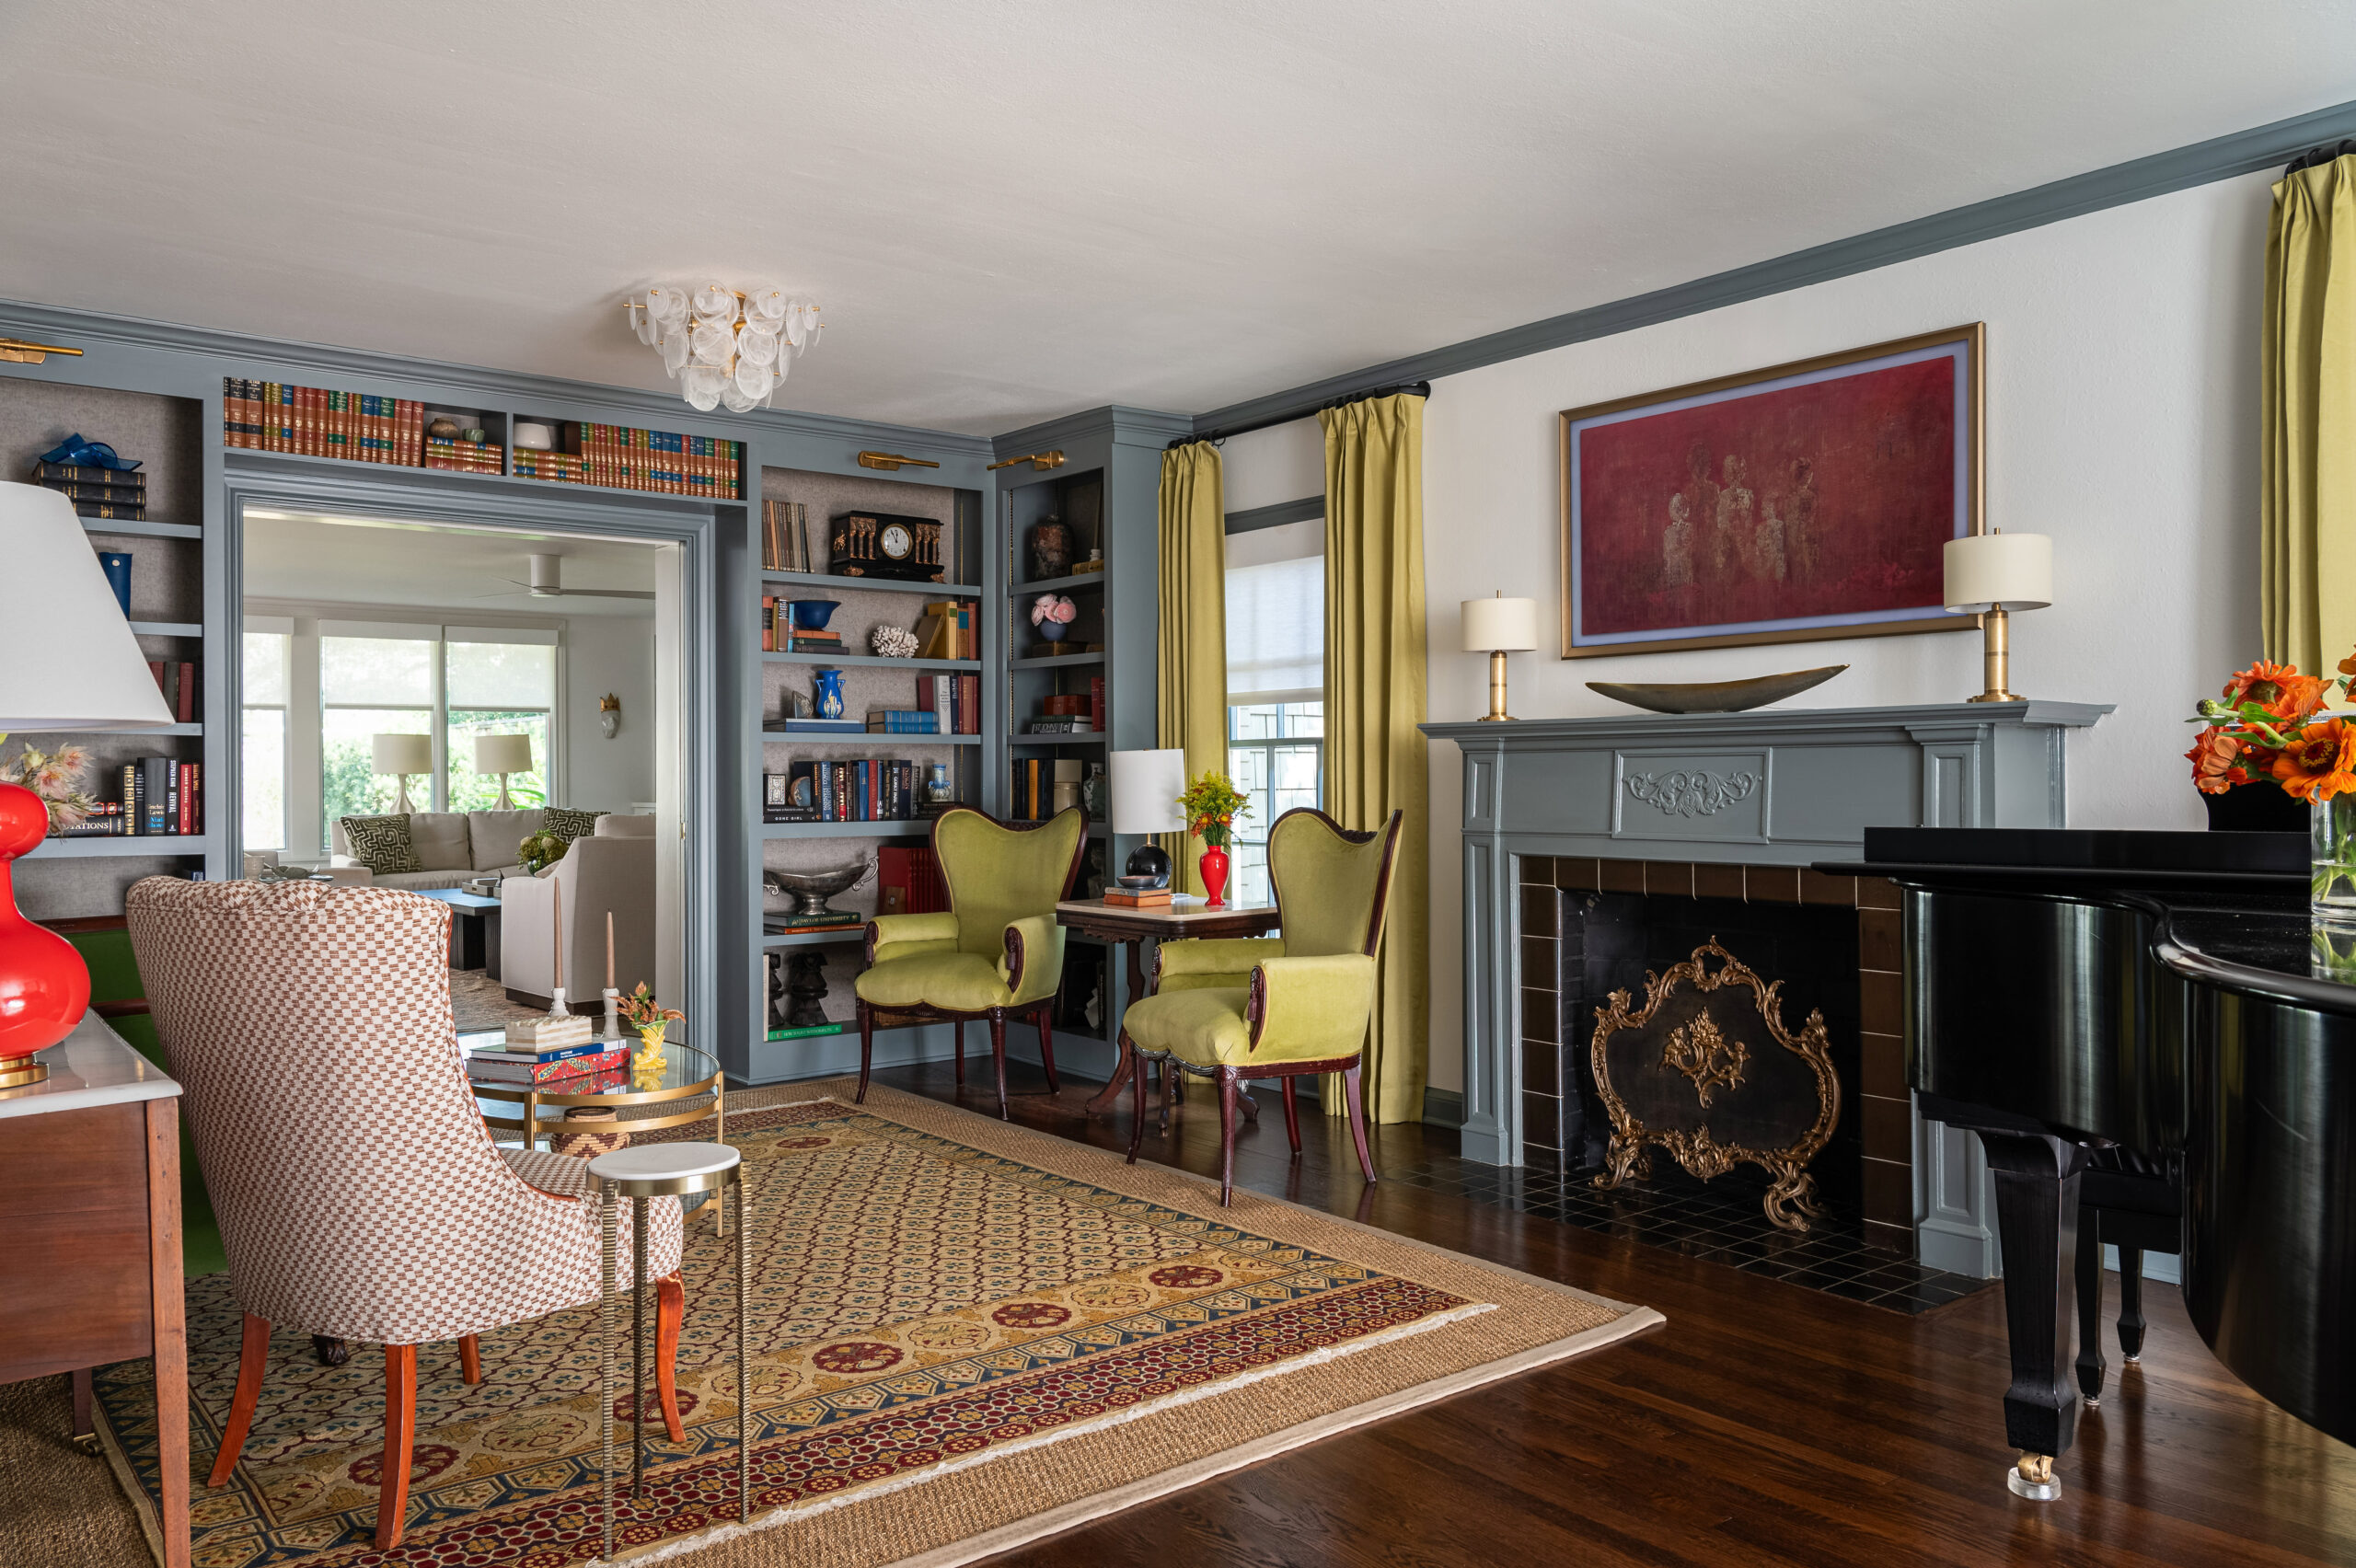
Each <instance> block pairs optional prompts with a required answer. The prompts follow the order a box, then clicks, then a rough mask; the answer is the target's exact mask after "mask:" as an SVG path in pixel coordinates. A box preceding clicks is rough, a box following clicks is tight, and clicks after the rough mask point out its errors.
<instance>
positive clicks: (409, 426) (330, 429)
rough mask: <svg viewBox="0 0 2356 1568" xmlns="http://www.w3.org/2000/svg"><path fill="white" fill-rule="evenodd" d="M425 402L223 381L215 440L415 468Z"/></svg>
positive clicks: (275, 383)
mask: <svg viewBox="0 0 2356 1568" xmlns="http://www.w3.org/2000/svg"><path fill="white" fill-rule="evenodd" d="M424 440H425V405H424V404H423V403H421V402H419V401H418V400H417V399H415V398H382V397H378V396H376V395H375V394H374V393H369V392H337V391H333V390H331V389H329V388H328V387H325V386H294V385H293V384H291V383H288V382H283V381H249V380H245V379H241V378H238V377H235V376H224V377H223V378H222V381H221V444H222V445H224V446H246V447H252V448H254V449H255V450H257V451H261V452H293V453H296V454H298V455H302V456H306V457H341V458H343V459H344V460H346V461H347V462H353V463H390V464H393V465H395V466H397V467H404V468H414V467H417V466H418V456H419V448H420V446H421V444H422V443H423V442H424Z"/></svg>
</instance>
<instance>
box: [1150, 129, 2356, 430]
mask: <svg viewBox="0 0 2356 1568" xmlns="http://www.w3.org/2000/svg"><path fill="white" fill-rule="evenodd" d="M2343 136H2356V103H2340V104H2334V105H2332V106H2331V107H2330V108H2328V109H2319V110H2315V111H2314V112H2312V113H2309V114H2301V115H2295V116H2293V117H2292V118H2291V119H2289V120H2278V121H2274V122H2273V123H2271V124H2268V125H2260V126H2257V127H2255V128H2254V129H2251V130H2248V131H2237V132H2235V133H2233V134H2231V135H2226V136H2219V137H2216V138H2214V139H2213V140H2211V141H2207V142H2196V143H2194V144H2192V145H2190V146H2189V147H2178V148H2177V149H2175V150H2174V151H2172V152H2165V153H2154V154H2153V155H2152V156H2149V157H2142V158H2135V159H2132V160H2131V161H2129V162H2127V163H2121V164H2112V165H2111V166H2110V167H2108V168H2098V169H2094V170H2091V171H2089V172H2087V173H2085V174H2078V175H2072V176H2071V177H2069V178H2068V179H2057V180H2054V181H2052V182H2051V183H2050V184H2047V185H2039V186H2036V187H2033V188H2032V189H2030V190H2018V191H2015V192H2013V193H2012V194H2011V195H2008V196H1997V197H1992V198H1991V199H1990V200H1988V201H1985V202H1973V203H1972V204H1971V205H1969V206H1968V207H1955V208H1950V209H1949V210H1948V211H1946V212H1944V213H1932V214H1931V215H1930V216H1928V217H1923V218H1915V219H1911V220H1910V221H1908V222H1906V223H1902V224H1893V225H1890V226H1888V228H1879V229H1875V230H1873V231H1872V232H1870V233H1867V234H1861V235H1855V236H1852V237H1850V238H1847V239H1837V240H1833V241H1832V242H1831V243H1830V244H1826V245H1819V246H1814V247H1811V248H1808V249H1806V250H1796V251H1793V252H1792V253H1791V254H1790V255H1787V256H1778V257H1775V258H1773V259H1770V260H1765V261H1758V262H1753V263H1752V264H1751V265H1750V266H1747V267H1737V268H1735V269H1733V270H1732V271H1725V272H1719V273H1716V274H1715V275H1714V276H1711V277H1707V278H1698V279H1695V280H1694V281H1693V282H1686V283H1677V284H1673V285H1671V286H1670V287H1668V288H1665V289H1656V290H1654V291H1653V292H1652V293H1650V294H1634V295H1632V296H1630V297H1629V298H1626V299H1620V300H1613V301H1611V302H1610V303H1609V304H1605V305H1598V306H1588V308H1587V309H1585V310H1574V311H1570V312H1568V313H1566V314H1565V315H1562V316H1555V317H1548V318H1547V319H1545V320H1543V321H1532V322H1530V323H1528V324H1526V325H1524V326H1520V327H1509V328H1507V329H1505V330H1504V331H1501V332H1491V333H1489V334H1487V335H1486V336H1485V337H1480V338H1473V339H1471V340H1468V341H1465V342H1461V343H1451V344H1449V345H1448V346H1447V347H1445V348H1438V349H1431V350H1427V351H1426V352H1423V353H1419V354H1410V355H1408V356H1407V357H1406V358H1404V359H1395V360H1392V361H1389V362H1388V363H1382V364H1376V365H1369V366H1367V367H1366V368H1365V369H1363V370H1354V371H1350V372H1348V373H1346V374H1345V375H1329V376H1327V377H1325V378H1324V379H1323V380H1322V381H1312V382H1310V383H1309V384H1308V385H1306V386H1295V387H1291V388H1289V389H1288V390H1286V391H1282V392H1272V393H1270V394H1268V395H1267V396H1265V397H1261V398H1247V399H1245V400H1244V401H1242V402H1241V403H1230V404H1229V405H1228V406H1227V407H1226V408H1223V409H1211V410H1210V411H1209V412H1208V413H1204V414H1198V415H1196V416H1195V429H1196V430H1217V429H1220V428H1223V427H1225V426H1229V425H1238V424H1247V423H1253V422H1256V421H1276V420H1284V419H1293V418H1300V417H1304V416H1306V415H1309V414H1313V413H1315V412H1316V411H1317V410H1318V409H1320V408H1321V407H1322V406H1323V405H1325V404H1327V403H1330V402H1332V401H1334V399H1335V398H1346V397H1350V396H1352V395H1353V394H1356V393H1360V392H1363V391H1364V390H1366V389H1367V388H1369V387H1372V386H1389V385H1390V384H1392V383H1393V382H1399V381H1435V380H1438V378H1440V377H1441V376H1445V375H1461V374H1462V373H1463V372H1465V371H1468V370H1478V369H1480V368H1481V367H1482V366H1484V365H1491V364H1497V363H1502V362H1504V361H1506V360H1512V359H1519V358H1521V357H1523V356H1524V355H1526V354H1535V353H1542V352H1545V351H1546V350H1548V349H1559V348H1562V347H1564V346H1565V344H1569V343H1583V342H1587V341H1588V340H1591V339H1596V338H1608V337H1611V336H1612V335H1613V334H1614V333H1618V332H1626V331H1630V330H1632V329H1635V328H1638V327H1651V326H1655V325H1657V324H1658V323H1660V322H1663V321H1674V320H1676V319H1678V318H1679V317H1685V316H1697V315H1700V314H1701V313H1702V312H1703V311H1705V310H1716V309H1718V308H1719V307H1720V306H1728V305H1739V304H1740V303H1742V302H1743V301H1744V300H1750V299H1759V298H1761V297H1762V296H1764V295H1767V294H1783V293H1784V292H1785V291H1787V290H1791V289H1798V288H1806V287H1807V286H1808V285H1809V284H1811V283H1821V282H1829V281H1830V280H1831V279H1834V278H1845V277H1848V276H1850V275H1851V274H1852V273H1856V272H1869V271H1873V270H1874V269H1875V268H1877V267H1887V266H1888V265H1890V264H1891V263H1892V262H1897V261H1911V260H1912V259H1915V258H1917V257H1921V256H1929V255H1933V254H1935V253H1936V252H1938V251H1942V250H1951V249H1953V248H1956V247H1958V246H1962V245H1976V244H1978V243H1980V242H1981V240H1984V239H1996V238H2000V237H2002V236H2004V235H2008V234H2016V233H2018V232H2019V231H2021V230H2023V229H2030V228H2036V227H2038V226H2039V225H2045V224H2050V223H2058V222H2060V221H2061V220H2062V219H2064V218H2075V217H2083V216H2085V214H2086V213H2098V212H2101V211H2102V210H2103V209H2105V208H2107V207H2119V206H2124V205H2126V204H2127V203H2128V202H2142V201H2146V200H2148V199H2149V198H2151V197H2154V196H2165V195H2168V194H2169V193H2171V192H2173V191H2177V190H2189V189H2190V188H2191V187H2193V186H2196V185H2207V184H2209V183H2211V182H2212V181H2214V180H2219V179H2233V178H2235V176H2238V175H2245V174H2255V173H2257V172H2258V170H2260V169H2263V168H2270V167H2276V166H2279V165H2282V164H2287V163H2288V162H2290V160H2291V159H2292V158H2293V157H2295V156H2298V155H2299V154H2300V153H2303V152H2305V151H2306V150H2307V149H2308V148H2310V147H2313V146H2316V145H2318V144H2323V143H2326V142H2334V141H2338V140H2339V139H2340V138H2341V137H2343Z"/></svg>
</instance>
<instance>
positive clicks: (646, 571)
mask: <svg viewBox="0 0 2356 1568" xmlns="http://www.w3.org/2000/svg"><path fill="white" fill-rule="evenodd" d="M245 519H246V544H245V571H246V580H245V582H244V584H243V588H242V591H243V596H244V597H246V598H248V599H295V600H300V601H302V602H304V603H306V604H315V605H403V606H410V607H415V608H425V609H435V610H445V611H449V612H451V613H452V618H453V619H454V620H458V623H459V624H461V625H463V624H465V623H464V621H463V620H462V619H459V617H464V616H468V615H481V616H487V617H491V621H490V623H489V624H494V625H495V624H497V623H498V621H499V620H500V618H501V617H512V616H544V617H565V618H567V619H571V618H572V617H580V616H598V617H607V616H629V617H650V616H652V615H653V614H654V603H653V600H651V599H606V598H597V597H593V596H591V595H588V594H565V595H564V596H563V597H561V598H551V599H536V598H534V597H532V595H531V594H530V593H528V592H527V591H526V590H525V588H523V587H520V586H518V585H517V584H519V583H524V582H530V581H531V575H532V573H531V566H530V559H529V558H530V557H532V556H534V555H536V554H537V555H558V556H562V557H563V558H564V559H563V564H562V565H561V566H560V567H559V569H558V570H559V571H560V573H561V574H562V577H563V582H564V586H565V587H567V588H623V589H635V590H639V591H641V592H647V591H652V590H653V587H654V556H655V550H656V548H657V547H656V546H653V545H640V544H629V543H625V542H621V541H617V540H612V539H596V538H578V537H572V536H565V535H559V534H544V533H526V532H523V531H520V530H510V529H468V528H447V527H440V526H434V525H423V524H417V523H396V522H381V521H375V520H372V519H368V518H359V517H335V516H329V515H327V514H324V513H297V512H270V511H263V512H259V513H257V512H256V511H255V510H253V509H252V508H250V507H249V508H248V509H247V511H246V513H245Z"/></svg>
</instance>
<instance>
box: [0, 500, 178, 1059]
mask: <svg viewBox="0 0 2356 1568" xmlns="http://www.w3.org/2000/svg"><path fill="white" fill-rule="evenodd" d="M0 550H5V551H6V557H7V560H8V587H9V592H10V593H11V594H12V595H13V596H14V602H15V603H17V604H18V605H24V606H27V607H28V609H32V608H35V607H37V608H38V612H39V614H40V626H39V627H38V628H19V632H20V635H18V636H17V638H16V639H15V640H13V641H12V642H11V643H10V646H9V649H8V656H7V657H6V659H0V732H5V731H26V730H29V731H32V732H36V733H38V732H57V731H73V730H118V729H143V730H144V729H147V728H149V727H151V726H156V725H163V724H169V723H170V722H171V721H172V715H171V712H170V710H169V709H167V708H166V707H165V706H164V694H163V693H162V692H161V691H159V690H157V689H156V677H155V676H154V675H152V674H149V673H148V670H147V661H146V660H145V659H144V657H142V655H141V654H140V651H139V641H138V640H137V639H136V638H134V637H133V636H132V634H131V623H130V622H129V621H127V620H125V619H123V616H122V606H121V605H120V604H118V603H116V602H115V596H114V590H113V589H111V588H110V587H109V586H107V579H106V573H105V572H103V571H100V570H99V568H98V556H97V555H96V554H95V553H93V552H92V550H91V548H90V536H89V535H88V534H87V533H86V532H84V530H83V527H82V520H81V519H80V518H79V517H77V516H75V514H74V503H73V502H70V501H68V500H66V499H65V497H64V496H63V495H61V494H59V493H58V492H57V491H55V490H42V489H40V488H39V487H37V486H34V485H20V484H5V483H0ZM48 833H49V807H48V805H47V803H46V802H44V801H42V800H41V798H40V796H39V795H36V794H34V793H33V792H32V791H31V790H28V789H26V788H24V787H23V786H22V785H19V784H5V783H0V1089H6V1088H15V1087H16V1086H17V1085H20V1084H29V1083H39V1082H40V1080H41V1079H43V1078H47V1077H48V1076H49V1067H48V1066H47V1065H46V1064H44V1063H40V1062H36V1061H34V1060H32V1059H31V1058H32V1055H33V1053H34V1052H36V1051H40V1050H42V1049H44V1048H46V1047H48V1046H51V1045H54V1044H56V1043H58V1042H59V1041H61V1040H63V1039H64V1038H65V1037H66V1036H67V1035H68V1034H70V1033H72V1032H74V1026H75V1024H78V1023H80V1022H81V1021H82V1015H83V1013H84V1012H86V1011H87V1010H88V1009H89V1005H90V971H89V969H88V968H87V966H86V965H85V964H84V963H83V962H82V955H81V954H80V953H79V952H77V951H75V948H74V944H73V943H71V942H69V941H67V940H65V939H64V937H61V936H59V935H58V934H57V933H55V932H54V931H51V930H46V929H44V928H41V927H40V926H36V925H34V924H33V923H32V922H31V921H30V920H28V919H26V918H25V917H24V916H23V915H22V914H21V913H19V912H18V911H17V894H16V887H15V884H14V882H13V881H12V880H11V875H10V872H11V870H12V867H11V864H10V862H12V861H14V860H15V859H17V858H18V857H19V856H22V855H27V854H29V853H31V852H32V851H33V850H35V849H37V848H39V847H40V842H41V840H42V839H43V838H44V837H46V836H48Z"/></svg>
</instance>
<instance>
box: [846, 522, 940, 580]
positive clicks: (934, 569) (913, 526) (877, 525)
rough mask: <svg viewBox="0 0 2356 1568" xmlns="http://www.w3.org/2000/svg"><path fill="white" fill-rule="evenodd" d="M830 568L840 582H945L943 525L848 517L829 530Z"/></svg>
mask: <svg viewBox="0 0 2356 1568" xmlns="http://www.w3.org/2000/svg"><path fill="white" fill-rule="evenodd" d="M829 535H830V536H829V539H828V543H827V568H828V570H829V571H832V572H833V573H834V574H835V575H836V576H837V577H888V578H892V579H894V580H895V581H897V582H946V581H947V580H948V579H947V577H946V575H945V574H944V571H943V568H942V565H941V525H940V524H939V523H937V522H935V521H933V520H932V519H931V518H930V517H901V516H897V515H895V514H894V513H888V512H846V513H843V514H842V515H841V516H839V517H837V518H836V519H835V521H834V524H833V526H832V528H831V529H830V530H829Z"/></svg>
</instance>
